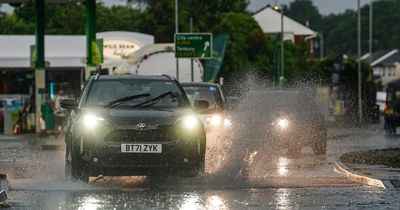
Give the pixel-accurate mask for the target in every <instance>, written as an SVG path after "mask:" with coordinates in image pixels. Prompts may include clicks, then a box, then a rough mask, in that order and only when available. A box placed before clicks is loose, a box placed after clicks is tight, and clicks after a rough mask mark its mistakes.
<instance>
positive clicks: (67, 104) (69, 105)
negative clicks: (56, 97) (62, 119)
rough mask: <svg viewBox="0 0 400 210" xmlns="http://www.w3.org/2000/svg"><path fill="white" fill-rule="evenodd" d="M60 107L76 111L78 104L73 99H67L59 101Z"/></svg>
mask: <svg viewBox="0 0 400 210" xmlns="http://www.w3.org/2000/svg"><path fill="white" fill-rule="evenodd" d="M60 106H61V107H62V108H64V109H77V108H78V102H77V101H76V99H74V98H67V99H63V100H61V102H60Z"/></svg>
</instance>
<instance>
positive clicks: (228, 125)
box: [224, 118, 232, 128]
mask: <svg viewBox="0 0 400 210" xmlns="http://www.w3.org/2000/svg"><path fill="white" fill-rule="evenodd" d="M224 127H225V128H231V127H232V121H231V120H230V119H228V118H225V120H224Z"/></svg>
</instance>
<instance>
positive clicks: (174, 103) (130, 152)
mask: <svg viewBox="0 0 400 210" xmlns="http://www.w3.org/2000/svg"><path fill="white" fill-rule="evenodd" d="M61 106H62V107H63V108H66V109H70V110H73V111H72V113H71V117H70V119H69V122H68V125H67V127H66V134H65V142H66V167H65V169H66V170H65V171H66V176H70V177H71V178H72V179H74V180H76V179H78V180H82V181H88V180H89V176H97V175H104V176H134V175H164V174H165V173H171V172H172V173H177V172H178V173H180V174H181V175H183V176H196V175H197V173H198V172H199V171H200V170H204V159H205V146H206V145H205V144H206V139H205V138H206V137H205V131H204V127H203V124H202V123H201V121H200V120H199V119H198V118H197V117H196V115H195V113H194V112H193V110H192V108H191V106H190V103H189V101H188V99H187V96H186V94H185V92H184V90H183V89H182V87H181V86H180V85H179V83H178V82H177V81H176V80H175V79H173V78H171V77H169V76H167V75H163V76H139V75H118V76H115V75H114V76H110V75H102V76H99V75H96V76H93V77H91V79H90V80H89V81H88V82H87V83H86V85H85V87H84V89H83V90H82V93H81V96H80V98H79V100H75V99H65V100H63V101H62V102H61ZM207 107H208V103H207V102H206V101H198V102H197V107H196V108H207Z"/></svg>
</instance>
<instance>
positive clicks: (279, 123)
mask: <svg viewBox="0 0 400 210" xmlns="http://www.w3.org/2000/svg"><path fill="white" fill-rule="evenodd" d="M276 125H277V126H278V128H280V129H282V130H285V129H287V128H288V127H289V120H288V119H286V118H279V119H278V120H277V121H276Z"/></svg>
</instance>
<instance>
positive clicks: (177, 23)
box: [175, 0, 179, 81]
mask: <svg viewBox="0 0 400 210" xmlns="http://www.w3.org/2000/svg"><path fill="white" fill-rule="evenodd" d="M178 25H179V18H178V0H175V33H179V26H178ZM176 79H177V80H178V81H179V59H178V58H176Z"/></svg>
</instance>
